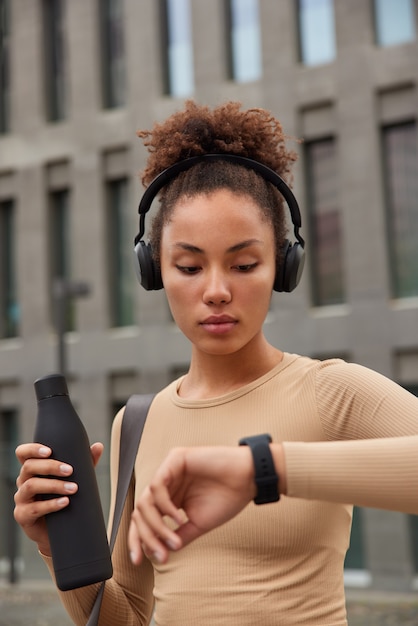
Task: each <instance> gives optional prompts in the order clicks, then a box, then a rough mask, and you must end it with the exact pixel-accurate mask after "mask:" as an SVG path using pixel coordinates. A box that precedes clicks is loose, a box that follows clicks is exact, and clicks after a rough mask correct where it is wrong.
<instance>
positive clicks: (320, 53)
mask: <svg viewBox="0 0 418 626" xmlns="http://www.w3.org/2000/svg"><path fill="white" fill-rule="evenodd" d="M298 19H299V47H300V59H301V61H302V63H304V64H305V65H322V64H324V63H330V62H331V61H333V60H334V59H335V55H336V44H335V21H334V0H298Z"/></svg>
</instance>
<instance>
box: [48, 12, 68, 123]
mask: <svg viewBox="0 0 418 626" xmlns="http://www.w3.org/2000/svg"><path fill="white" fill-rule="evenodd" d="M43 27H44V36H43V42H44V71H45V105H46V116H47V120H48V121H50V122H57V121H60V120H63V119H65V117H66V114H67V110H66V108H67V102H66V87H67V85H66V80H67V76H66V59H65V41H64V39H65V24H64V0H43Z"/></svg>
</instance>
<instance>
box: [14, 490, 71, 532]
mask: <svg viewBox="0 0 418 626" xmlns="http://www.w3.org/2000/svg"><path fill="white" fill-rule="evenodd" d="M69 503H70V499H69V497H68V496H60V497H57V498H51V499H48V500H33V501H31V502H30V503H26V504H19V501H17V502H16V506H15V509H14V518H15V520H16V522H17V523H18V524H19V525H20V526H22V528H27V527H29V526H33V525H34V524H35V523H36V522H37V521H38V520H39V519H40V518H42V517H44V516H45V515H48V514H49V513H54V512H55V511H60V510H61V509H64V508H65V507H66V506H68V504H69Z"/></svg>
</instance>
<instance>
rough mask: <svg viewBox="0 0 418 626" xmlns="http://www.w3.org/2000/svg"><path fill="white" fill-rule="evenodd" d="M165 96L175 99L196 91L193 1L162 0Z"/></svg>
mask: <svg viewBox="0 0 418 626" xmlns="http://www.w3.org/2000/svg"><path fill="white" fill-rule="evenodd" d="M160 7H161V27H162V43H163V55H164V63H163V82H164V92H165V93H166V94H167V95H170V96H174V97H175V98H183V97H187V96H190V95H191V94H192V93H193V90H194V76H193V41H192V24H191V6H190V0H160Z"/></svg>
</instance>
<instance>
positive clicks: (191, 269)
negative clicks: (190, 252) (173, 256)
mask: <svg viewBox="0 0 418 626" xmlns="http://www.w3.org/2000/svg"><path fill="white" fill-rule="evenodd" d="M176 268H177V269H178V270H179V271H180V272H183V274H196V273H197V272H198V271H199V269H200V268H199V267H198V266H196V265H178V264H177V265H176Z"/></svg>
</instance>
